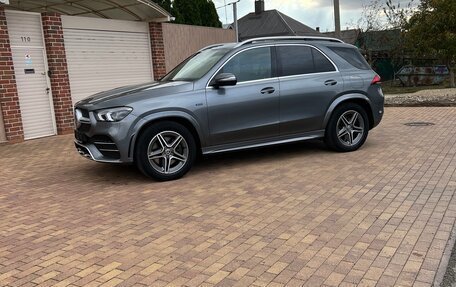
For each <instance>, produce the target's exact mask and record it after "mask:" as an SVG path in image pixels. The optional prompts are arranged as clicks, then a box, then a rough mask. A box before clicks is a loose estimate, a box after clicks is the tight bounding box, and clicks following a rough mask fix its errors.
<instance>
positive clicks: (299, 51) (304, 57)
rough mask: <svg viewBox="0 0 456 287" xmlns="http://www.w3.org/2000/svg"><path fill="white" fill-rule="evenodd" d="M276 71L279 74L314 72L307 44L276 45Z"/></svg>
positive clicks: (290, 74) (289, 74)
mask: <svg viewBox="0 0 456 287" xmlns="http://www.w3.org/2000/svg"><path fill="white" fill-rule="evenodd" d="M277 57H278V60H279V65H278V72H279V75H280V76H293V75H302V74H310V73H313V72H314V63H313V58H312V51H311V49H310V47H307V46H278V47H277Z"/></svg>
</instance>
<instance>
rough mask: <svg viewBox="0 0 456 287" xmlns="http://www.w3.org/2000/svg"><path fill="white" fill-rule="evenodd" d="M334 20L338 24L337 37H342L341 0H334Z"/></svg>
mask: <svg viewBox="0 0 456 287" xmlns="http://www.w3.org/2000/svg"><path fill="white" fill-rule="evenodd" d="M334 22H335V26H336V31H335V32H336V38H338V39H340V38H341V37H340V36H341V35H340V7H339V0H334Z"/></svg>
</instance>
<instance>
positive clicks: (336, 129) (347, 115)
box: [325, 103, 369, 152]
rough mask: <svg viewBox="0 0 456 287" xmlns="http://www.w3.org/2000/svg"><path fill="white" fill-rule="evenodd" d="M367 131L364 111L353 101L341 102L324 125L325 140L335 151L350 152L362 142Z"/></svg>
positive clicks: (367, 122) (367, 126) (366, 118)
mask: <svg viewBox="0 0 456 287" xmlns="http://www.w3.org/2000/svg"><path fill="white" fill-rule="evenodd" d="M355 115H356V117H355ZM353 121H354V123H353ZM368 133H369V119H368V117H367V113H366V111H365V110H364V109H363V108H362V107H361V106H360V105H358V104H355V103H346V104H341V105H340V106H338V107H336V109H335V110H334V112H333V114H332V115H331V118H330V119H329V122H328V125H327V126H326V133H325V142H326V144H327V145H328V147H329V148H331V149H333V150H335V151H338V152H351V151H355V150H357V149H359V148H360V147H361V146H362V145H363V144H364V142H365V141H366V139H367V135H368Z"/></svg>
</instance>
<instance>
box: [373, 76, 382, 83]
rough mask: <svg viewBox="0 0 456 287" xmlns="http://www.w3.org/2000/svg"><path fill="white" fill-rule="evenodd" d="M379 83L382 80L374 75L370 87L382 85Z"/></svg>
mask: <svg viewBox="0 0 456 287" xmlns="http://www.w3.org/2000/svg"><path fill="white" fill-rule="evenodd" d="M381 81H382V78H380V76H379V75H375V77H374V79H373V80H372V82H371V85H375V84H381V83H382V82H381Z"/></svg>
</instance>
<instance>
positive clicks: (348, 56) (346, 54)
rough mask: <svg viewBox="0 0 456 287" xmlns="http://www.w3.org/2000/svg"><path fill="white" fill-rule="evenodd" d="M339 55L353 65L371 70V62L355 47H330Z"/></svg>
mask: <svg viewBox="0 0 456 287" xmlns="http://www.w3.org/2000/svg"><path fill="white" fill-rule="evenodd" d="M329 48H330V49H331V50H333V51H334V52H335V53H336V54H337V55H339V56H341V57H342V58H343V59H344V60H345V61H347V62H348V63H350V64H351V65H352V66H354V67H356V68H358V69H361V70H370V66H369V64H368V63H367V62H366V59H364V57H363V56H362V55H361V53H360V52H359V51H358V50H357V49H355V48H346V47H329Z"/></svg>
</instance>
